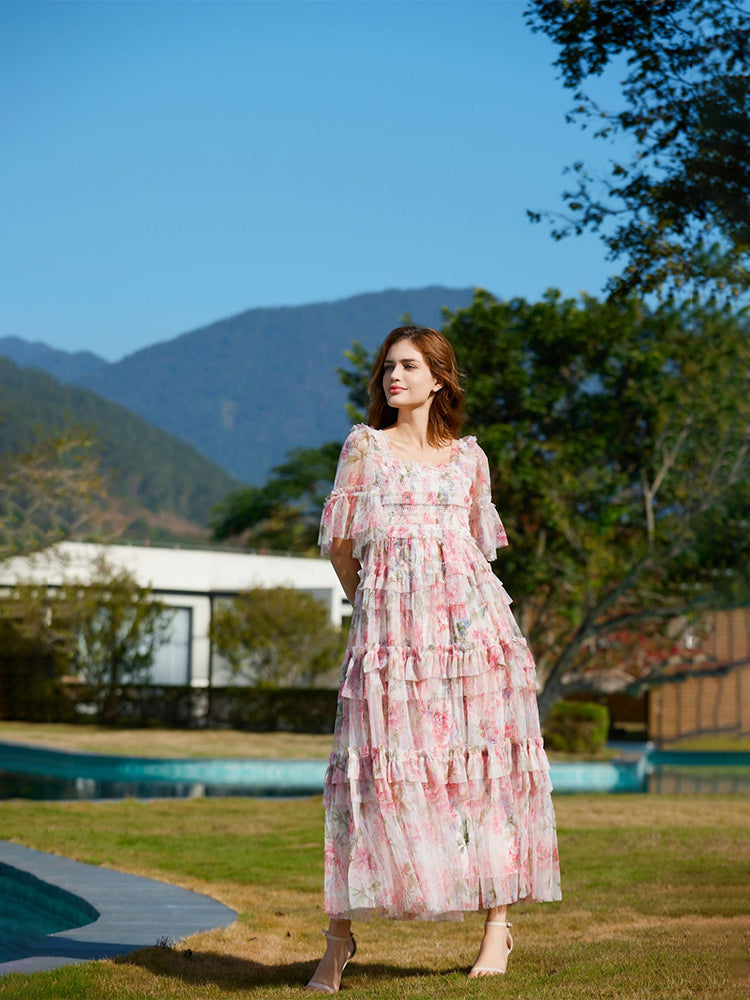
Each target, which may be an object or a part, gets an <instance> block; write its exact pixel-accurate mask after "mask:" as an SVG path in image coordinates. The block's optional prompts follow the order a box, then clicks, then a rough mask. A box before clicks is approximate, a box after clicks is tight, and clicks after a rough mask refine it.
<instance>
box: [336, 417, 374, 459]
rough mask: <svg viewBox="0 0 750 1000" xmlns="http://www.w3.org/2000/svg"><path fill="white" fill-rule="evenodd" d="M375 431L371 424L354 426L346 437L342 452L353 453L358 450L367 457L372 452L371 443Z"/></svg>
mask: <svg viewBox="0 0 750 1000" xmlns="http://www.w3.org/2000/svg"><path fill="white" fill-rule="evenodd" d="M374 431H375V428H374V427H370V425H369V424H353V425H352V427H351V429H350V430H349V433H348V434H347V435H346V440H345V441H344V446H343V449H342V450H344V451H352V450H353V449H356V450H357V451H359V452H361V453H362V454H363V455H366V454H367V452H368V451H369V450H370V442H371V441H372V436H373V433H374Z"/></svg>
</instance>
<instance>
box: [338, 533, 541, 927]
mask: <svg viewBox="0 0 750 1000" xmlns="http://www.w3.org/2000/svg"><path fill="white" fill-rule="evenodd" d="M360 557H361V559H362V569H361V571H360V583H359V586H358V588H357V593H356V597H355V602H354V608H353V616H352V625H351V629H350V633H349V642H348V645H347V650H346V654H345V659H344V663H343V665H342V671H341V683H340V688H339V705H338V712H337V718H336V727H335V731H334V745H333V752H332V753H331V757H330V760H329V766H328V771H327V774H326V780H325V787H324V805H325V813H326V823H325V909H326V911H327V912H328V913H329V914H331V915H332V916H335V917H350V918H356V919H362V918H367V917H369V916H370V915H372V914H380V915H383V916H388V917H399V918H416V919H432V920H437V919H460V918H461V916H462V915H463V913H464V912H466V911H474V910H480V909H484V908H487V907H491V906H500V905H503V904H508V903H513V902H516V901H518V900H521V899H535V900H554V899H559V898H560V877H559V865H558V857H557V841H556V832H555V819H554V812H553V808H552V801H551V795H550V793H551V784H550V780H549V765H548V763H547V757H546V754H545V752H544V748H543V743H542V738H541V733H540V729H539V716H538V710H537V703H536V678H535V669H534V662H533V659H532V657H531V654H530V652H529V649H528V647H527V645H526V642H525V640H524V638H523V636H522V634H521V632H520V630H519V629H518V626H517V624H516V622H515V620H514V618H513V616H512V614H511V611H510V607H509V605H510V599H509V598H508V596H507V594H506V593H505V590H504V588H503V587H502V584H501V583H500V581H499V580H498V579H497V577H496V576H495V575H494V573H493V572H492V569H491V567H490V566H489V564H488V562H487V560H486V558H485V556H484V555H482V553H481V551H479V549H478V547H477V545H476V544H475V543H474V541H473V540H472V537H471V536H470V535H468V534H466V533H461V532H460V531H455V532H454V531H450V530H448V531H446V530H445V527H444V526H443V527H442V529H441V531H440V533H439V534H438V533H437V532H436V533H435V534H434V535H431V534H430V532H429V531H426V532H424V533H423V534H422V535H420V536H416V537H415V535H414V534H413V533H411V534H403V535H398V534H397V533H396V534H389V535H383V534H378V535H375V536H374V537H372V539H371V541H370V543H369V544H368V545H363V546H362V547H361V549H360Z"/></svg>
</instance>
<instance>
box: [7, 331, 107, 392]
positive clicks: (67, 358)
mask: <svg viewBox="0 0 750 1000" xmlns="http://www.w3.org/2000/svg"><path fill="white" fill-rule="evenodd" d="M0 356H2V357H4V358H9V359H10V360H11V361H15V363H16V364H17V365H23V366H24V367H26V368H41V370H42V371H45V372H47V374H48V375H54V377H55V378H59V379H60V381H61V382H74V381H75V380H76V379H77V378H83V377H84V376H85V375H90V374H91V372H95V371H96V370H97V368H103V367H104V366H105V365H107V364H108V363H109V362H107V361H105V360H104V358H100V357H99V355H98V354H92V353H91V351H72V352H71V351H60V350H57V348H54V347H49V346H48V345H47V344H42V343H40V342H39V341H28V340H22V339H21V338H20V337H0Z"/></svg>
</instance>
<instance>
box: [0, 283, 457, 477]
mask: <svg viewBox="0 0 750 1000" xmlns="http://www.w3.org/2000/svg"><path fill="white" fill-rule="evenodd" d="M472 294H473V293H472V289H470V288H464V289H450V288H444V287H442V286H431V287H429V288H422V289H412V290H396V289H391V290H389V291H384V292H373V293H367V294H362V295H355V296H353V297H351V298H347V299H343V300H339V301H335V302H320V303H314V304H311V305H303V306H288V307H280V308H262V309H251V310H248V311H246V312H242V313H240V314H238V315H236V316H232V317H229V318H227V319H223V320H220V321H218V322H216V323H212V324H210V325H208V326H204V327H201V328H199V329H196V330H193V331H190V332H188V333H184V334H182V335H181V336H178V337H176V338H175V339H173V340H168V341H163V342H161V343H158V344H154V345H152V346H150V347H146V348H144V349H142V350H139V351H137V352H135V353H134V354H131V355H129V356H128V357H125V358H123V359H122V360H121V361H118V362H115V363H108V362H106V361H104V360H103V359H101V358H98V357H97V356H96V355H94V354H90V353H86V352H79V353H77V354H66V352H64V351H56V350H54V349H52V348H47V347H46V345H43V344H38V343H35V344H27V343H26V342H25V341H22V340H20V339H19V338H15V337H14V338H9V337H6V338H5V339H3V340H0V354H5V355H6V356H8V357H11V358H12V359H13V360H15V361H16V362H18V363H19V364H23V365H34V366H36V367H39V368H42V369H45V370H46V371H48V372H50V373H51V374H54V375H55V376H56V377H58V378H60V379H61V380H63V381H67V382H69V383H71V384H72V385H74V386H76V387H79V388H86V389H89V390H93V392H95V393H96V394H97V395H99V396H102V397H104V398H105V399H108V400H110V401H112V402H115V403H118V404H119V405H120V406H122V407H125V408H126V409H127V410H130V411H131V412H132V413H135V414H138V415H139V416H141V417H143V418H144V419H145V420H146V421H148V423H149V424H152V425H154V426H155V427H159V428H161V429H163V430H165V431H167V432H169V433H170V434H171V435H174V436H175V437H177V438H180V439H182V440H183V441H186V442H188V443H189V444H191V445H192V446H193V447H194V448H195V449H197V451H198V452H200V453H201V454H202V455H205V456H206V457H208V458H209V459H211V460H212V461H213V462H215V463H217V464H218V465H219V466H221V467H222V468H223V469H224V470H225V471H226V472H227V473H228V474H229V475H230V476H232V477H234V478H236V479H239V480H242V481H243V482H245V483H248V484H252V485H262V484H263V483H264V482H265V481H266V479H267V478H268V476H269V473H270V472H271V469H272V468H273V467H274V466H275V465H278V464H280V463H281V462H283V461H284V460H285V458H286V453H287V451H288V450H289V449H291V448H305V447H307V448H309V447H317V446H318V445H320V444H322V443H323V442H325V441H332V440H334V441H335V440H343V438H344V437H345V436H346V433H347V431H348V429H349V420H348V417H347V414H346V409H345V402H346V399H347V392H346V389H345V387H344V386H343V385H342V384H341V383H340V381H339V379H338V377H337V374H336V368H337V367H346V365H347V360H346V358H345V356H344V351H345V350H347V349H348V348H350V347H351V346H352V344H353V342H354V341H355V340H358V341H359V342H360V343H361V344H363V345H364V347H365V348H366V349H367V350H368V351H370V352H372V351H374V350H375V349H376V348H377V347H378V346H379V344H380V343H381V342H382V341H383V339H384V338H385V336H386V334H387V333H388V331H389V330H390V329H392V328H393V327H394V326H398V325H399V324H400V323H401V322H402V319H403V317H404V315H405V314H408V315H409V317H410V321H411V322H414V323H417V324H419V325H421V326H432V327H440V326H441V325H442V323H443V319H442V314H441V309H442V308H443V307H445V308H447V309H449V310H450V311H455V310H456V309H459V308H464V307H466V306H468V305H469V304H470V303H471V300H472Z"/></svg>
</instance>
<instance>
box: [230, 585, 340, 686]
mask: <svg viewBox="0 0 750 1000" xmlns="http://www.w3.org/2000/svg"><path fill="white" fill-rule="evenodd" d="M211 641H212V642H213V643H214V644H215V646H216V649H217V650H218V652H219V653H220V654H221V655H222V656H224V657H225V658H226V659H227V660H228V661H229V664H230V666H231V668H232V670H233V671H234V672H235V673H236V674H237V675H242V676H244V677H245V678H246V679H248V680H251V681H253V682H254V683H256V684H258V685H259V686H274V687H275V686H280V687H291V686H293V685H298V684H302V685H308V686H310V685H312V684H313V682H314V680H315V678H316V677H317V676H319V675H320V674H321V673H325V672H326V671H327V670H330V669H331V668H332V667H334V666H336V665H337V663H338V662H339V661H340V657H341V655H342V654H343V651H344V646H345V637H344V636H343V635H342V633H341V631H340V630H339V629H337V628H335V627H334V626H333V625H332V623H331V621H330V618H329V615H328V611H327V610H326V607H325V605H324V604H323V603H322V601H319V600H317V598H315V597H313V596H312V595H311V594H306V593H304V592H302V591H299V590H294V589H293V588H290V587H268V588H266V587H255V588H252V589H250V590H246V591H243V592H242V593H241V594H239V595H238V596H237V597H236V598H235V599H234V600H233V601H231V602H229V603H228V604H226V605H225V606H224V607H219V608H217V609H216V611H215V613H214V617H213V621H212V623H211Z"/></svg>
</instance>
